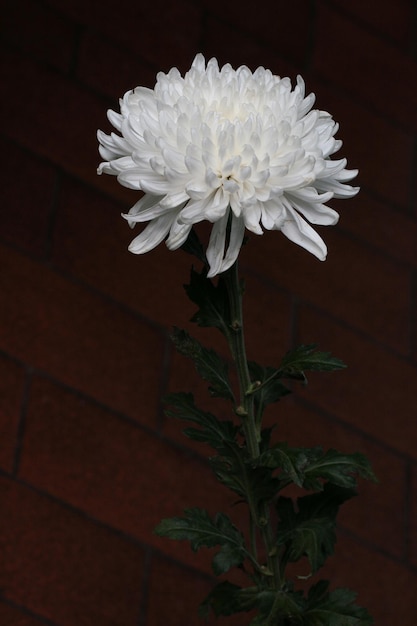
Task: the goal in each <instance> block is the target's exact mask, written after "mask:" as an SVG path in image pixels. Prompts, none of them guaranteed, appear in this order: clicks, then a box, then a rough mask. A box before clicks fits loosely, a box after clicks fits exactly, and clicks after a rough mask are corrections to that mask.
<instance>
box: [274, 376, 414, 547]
mask: <svg viewBox="0 0 417 626" xmlns="http://www.w3.org/2000/svg"><path fill="white" fill-rule="evenodd" d="M335 376H344V372H341V373H339V374H335ZM306 398H307V399H308V400H310V401H311V402H314V401H315V399H316V398H315V388H314V387H313V385H312V386H311V389H310V388H307V392H306ZM266 423H267V424H268V425H272V424H274V423H277V428H276V429H275V431H274V434H273V440H274V441H287V442H288V444H289V445H291V446H294V447H298V446H303V447H305V446H307V447H313V446H317V445H320V446H322V447H323V448H324V449H325V450H327V449H329V448H333V449H336V450H339V451H340V452H343V453H345V454H352V453H354V452H361V453H362V454H365V456H366V457H367V458H368V459H369V461H370V462H371V465H372V467H373V470H374V472H375V474H376V476H377V477H378V481H379V482H378V484H375V483H373V482H371V481H367V480H362V479H360V480H359V491H358V492H359V496H358V497H356V498H353V499H352V500H350V501H349V502H347V503H346V504H344V505H343V507H341V509H340V512H339V516H338V521H339V524H340V525H341V526H342V527H343V528H345V529H348V530H349V531H350V532H353V533H354V534H355V535H357V536H358V537H361V538H362V539H364V540H365V541H367V542H368V543H370V544H373V545H375V546H377V547H378V548H379V549H381V550H384V551H386V552H388V553H390V554H392V555H393V556H395V557H398V558H403V557H404V549H405V541H406V538H405V532H404V531H405V517H404V510H405V502H406V497H407V496H406V467H405V465H406V463H405V461H404V460H403V459H402V458H401V457H400V456H399V455H397V454H394V453H393V452H391V451H390V450H387V449H386V448H385V447H383V446H381V445H379V444H377V443H375V442H373V441H371V440H370V439H369V437H366V436H364V435H363V434H361V433H360V432H355V431H353V430H352V429H351V428H350V427H349V426H348V425H347V424H343V423H340V422H339V421H338V420H334V419H332V418H331V417H329V416H327V415H322V414H320V412H319V411H314V410H312V409H309V408H306V407H305V406H303V405H302V404H300V402H299V401H294V398H292V399H291V398H285V399H283V400H282V401H281V403H280V404H279V405H275V406H274V408H271V409H269V410H268V415H267V420H266ZM298 495H300V493H297V496H298ZM371 514H372V518H373V523H372V524H369V516H370V515H371ZM388 537H389V541H387V538H388Z"/></svg>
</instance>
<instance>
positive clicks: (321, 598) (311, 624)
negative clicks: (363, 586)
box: [303, 580, 373, 626]
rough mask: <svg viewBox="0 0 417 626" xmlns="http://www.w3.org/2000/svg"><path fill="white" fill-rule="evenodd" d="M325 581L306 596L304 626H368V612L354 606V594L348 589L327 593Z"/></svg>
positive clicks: (371, 620)
mask: <svg viewBox="0 0 417 626" xmlns="http://www.w3.org/2000/svg"><path fill="white" fill-rule="evenodd" d="M328 587H329V583H328V581H327V580H320V581H319V582H318V583H316V585H314V586H313V587H312V588H311V589H310V591H309V594H308V598H307V606H306V610H305V613H304V616H303V617H304V621H303V624H305V626H323V625H326V626H370V624H373V619H372V617H371V616H370V615H369V613H368V611H367V610H366V609H364V608H362V607H360V606H357V605H356V604H354V601H355V598H356V594H355V593H354V592H353V591H350V589H344V588H340V589H335V590H334V591H331V592H328Z"/></svg>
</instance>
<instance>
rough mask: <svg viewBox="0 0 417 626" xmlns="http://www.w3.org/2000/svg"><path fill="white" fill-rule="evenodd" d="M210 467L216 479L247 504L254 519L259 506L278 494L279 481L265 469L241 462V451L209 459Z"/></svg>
mask: <svg viewBox="0 0 417 626" xmlns="http://www.w3.org/2000/svg"><path fill="white" fill-rule="evenodd" d="M210 465H211V466H212V468H213V471H214V473H215V474H216V477H217V479H218V480H219V481H220V482H221V483H222V484H223V485H225V486H226V487H228V488H229V489H231V490H232V491H234V492H235V493H237V494H238V495H239V496H240V497H241V498H243V499H244V500H245V501H246V502H247V503H248V504H249V506H250V509H251V512H252V514H254V515H255V518H257V517H258V513H259V510H260V507H261V504H262V503H263V502H270V501H271V500H272V499H273V498H274V496H275V495H276V494H277V492H278V489H279V481H278V479H276V478H273V476H272V472H271V471H270V470H269V469H267V468H264V467H253V466H252V464H251V463H248V462H242V455H241V451H239V450H238V449H236V451H235V454H234V455H233V454H230V455H229V456H227V457H225V456H218V457H214V458H211V459H210Z"/></svg>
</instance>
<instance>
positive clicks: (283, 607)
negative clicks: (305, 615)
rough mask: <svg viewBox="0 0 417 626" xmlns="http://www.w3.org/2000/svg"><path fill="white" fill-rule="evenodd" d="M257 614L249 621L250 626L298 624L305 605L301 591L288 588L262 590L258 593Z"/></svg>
mask: <svg viewBox="0 0 417 626" xmlns="http://www.w3.org/2000/svg"><path fill="white" fill-rule="evenodd" d="M257 606H258V607H259V614H258V615H257V616H256V617H255V619H253V620H252V621H251V622H250V626H265V624H266V623H267V624H271V626H272V625H274V626H275V625H276V624H282V625H283V626H285V625H287V624H288V625H289V624H300V623H301V622H300V619H301V616H302V612H303V609H304V606H305V600H304V598H303V596H302V593H301V592H299V591H292V590H290V589H283V590H278V591H275V590H263V591H260V592H259V594H258V602H257Z"/></svg>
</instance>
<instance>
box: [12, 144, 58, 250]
mask: <svg viewBox="0 0 417 626" xmlns="http://www.w3.org/2000/svg"><path fill="white" fill-rule="evenodd" d="M0 145H1V151H2V153H3V154H7V158H5V159H4V163H3V174H4V177H3V184H2V192H3V202H2V204H1V206H0V216H1V221H2V225H3V226H2V230H1V239H2V241H3V242H4V243H7V244H12V245H13V246H15V247H17V248H19V249H21V250H23V251H24V252H27V253H29V254H31V255H34V256H38V257H43V256H44V255H45V251H46V239H47V235H48V224H49V219H50V212H51V208H52V202H53V199H54V190H55V181H56V173H55V171H54V169H53V168H52V167H50V166H49V165H47V164H46V163H44V162H43V161H41V160H40V159H37V158H36V157H34V156H32V155H30V154H28V153H27V152H26V151H25V150H22V149H20V148H19V147H18V146H16V145H14V144H13V143H11V142H9V141H5V140H4V139H1V140H0ZM17 172H18V173H19V180H21V181H24V184H16V181H17V178H16V173H17Z"/></svg>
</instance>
